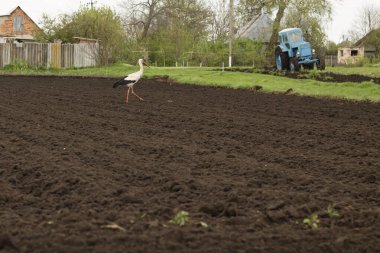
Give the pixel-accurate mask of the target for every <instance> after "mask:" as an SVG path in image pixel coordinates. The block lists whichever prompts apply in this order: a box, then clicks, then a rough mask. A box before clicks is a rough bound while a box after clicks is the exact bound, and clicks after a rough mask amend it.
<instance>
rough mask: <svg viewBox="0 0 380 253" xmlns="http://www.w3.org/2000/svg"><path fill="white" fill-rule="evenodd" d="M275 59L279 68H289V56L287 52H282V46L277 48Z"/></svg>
mask: <svg viewBox="0 0 380 253" xmlns="http://www.w3.org/2000/svg"><path fill="white" fill-rule="evenodd" d="M275 61H276V68H277V70H287V69H289V56H288V54H287V53H284V52H282V50H281V48H280V47H277V48H276V51H275Z"/></svg>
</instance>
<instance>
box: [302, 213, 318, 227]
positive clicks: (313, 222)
mask: <svg viewBox="0 0 380 253" xmlns="http://www.w3.org/2000/svg"><path fill="white" fill-rule="evenodd" d="M303 223H304V224H305V225H307V226H309V227H310V228H311V229H312V230H317V229H318V227H319V223H320V221H319V219H318V214H315V213H314V214H312V215H311V216H310V217H308V218H305V219H304V220H303Z"/></svg>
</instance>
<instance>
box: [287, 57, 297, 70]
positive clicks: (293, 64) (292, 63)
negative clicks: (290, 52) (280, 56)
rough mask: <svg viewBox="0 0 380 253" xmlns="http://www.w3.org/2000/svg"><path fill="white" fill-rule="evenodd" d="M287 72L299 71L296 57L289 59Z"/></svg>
mask: <svg viewBox="0 0 380 253" xmlns="http://www.w3.org/2000/svg"><path fill="white" fill-rule="evenodd" d="M289 70H290V71H300V65H299V63H298V59H297V58H296V57H292V58H291V59H290V65H289Z"/></svg>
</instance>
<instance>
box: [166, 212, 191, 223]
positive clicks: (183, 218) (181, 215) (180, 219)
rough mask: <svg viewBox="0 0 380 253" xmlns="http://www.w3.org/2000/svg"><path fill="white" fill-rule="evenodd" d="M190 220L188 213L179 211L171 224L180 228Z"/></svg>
mask: <svg viewBox="0 0 380 253" xmlns="http://www.w3.org/2000/svg"><path fill="white" fill-rule="evenodd" d="M188 220H189V213H188V212H186V211H179V212H178V213H177V214H176V215H175V216H174V218H173V219H171V220H170V221H169V222H170V223H172V224H175V225H178V226H183V225H185V223H186V222H187V221H188Z"/></svg>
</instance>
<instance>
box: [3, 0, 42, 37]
mask: <svg viewBox="0 0 380 253" xmlns="http://www.w3.org/2000/svg"><path fill="white" fill-rule="evenodd" d="M38 32H41V28H40V27H39V26H38V25H37V24H36V23H35V22H34V21H33V20H32V19H31V18H30V17H29V16H28V14H26V13H25V11H23V10H22V9H21V8H20V6H17V7H16V8H15V9H13V10H12V11H10V12H9V13H7V14H2V15H1V14H0V43H5V42H7V41H18V42H22V41H33V40H34V36H35V34H36V33H38Z"/></svg>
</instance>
